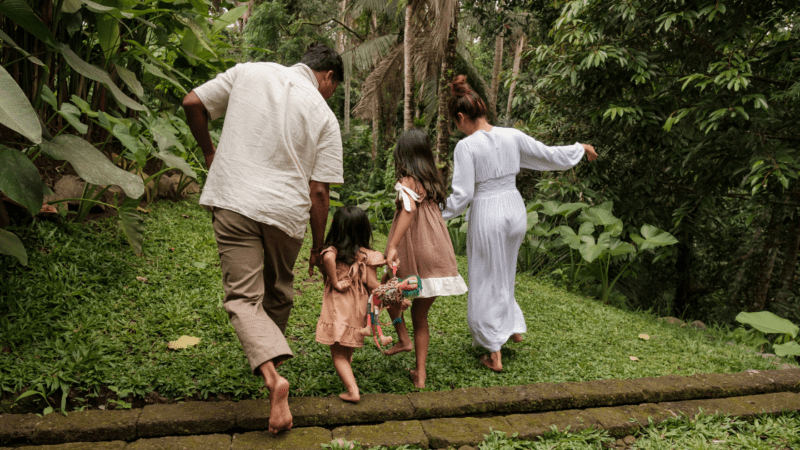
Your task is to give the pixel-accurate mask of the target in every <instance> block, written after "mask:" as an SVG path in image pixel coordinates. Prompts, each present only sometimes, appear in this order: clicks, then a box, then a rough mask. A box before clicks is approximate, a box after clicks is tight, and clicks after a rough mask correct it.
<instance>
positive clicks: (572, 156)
mask: <svg viewBox="0 0 800 450" xmlns="http://www.w3.org/2000/svg"><path fill="white" fill-rule="evenodd" d="M515 140H516V141H517V145H518V146H519V149H520V158H519V163H520V164H519V165H520V167H521V168H523V169H533V170H567V169H570V168H572V167H574V166H575V165H576V164H578V163H579V162H581V159H583V154H584V152H585V150H584V149H583V146H582V145H581V144H579V143H577V142H576V143H575V144H573V145H563V146H558V147H548V146H546V145H544V144H542V143H541V142H539V141H537V140H536V139H534V138H532V137H530V136H528V135H527V134H525V133H522V132H520V133H519V134H518V135H516V136H515Z"/></svg>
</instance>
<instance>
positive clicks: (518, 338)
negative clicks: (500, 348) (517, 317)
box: [511, 333, 525, 342]
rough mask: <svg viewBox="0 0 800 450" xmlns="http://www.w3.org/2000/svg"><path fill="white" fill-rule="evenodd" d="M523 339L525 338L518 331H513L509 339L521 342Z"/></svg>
mask: <svg viewBox="0 0 800 450" xmlns="http://www.w3.org/2000/svg"><path fill="white" fill-rule="evenodd" d="M523 339H525V338H524V337H522V335H521V334H519V333H514V334H512V335H511V340H512V341H514V342H522V340H523Z"/></svg>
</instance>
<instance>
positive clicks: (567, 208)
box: [555, 202, 589, 217]
mask: <svg viewBox="0 0 800 450" xmlns="http://www.w3.org/2000/svg"><path fill="white" fill-rule="evenodd" d="M588 207H589V205H587V204H586V203H580V202H577V203H562V204H561V205H559V206H558V207H557V208H556V210H555V213H556V214H558V215H561V216H564V217H567V216H569V215H570V214H572V213H574V212H575V211H577V210H579V209H584V208H588Z"/></svg>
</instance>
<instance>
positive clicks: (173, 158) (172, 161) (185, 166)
mask: <svg viewBox="0 0 800 450" xmlns="http://www.w3.org/2000/svg"><path fill="white" fill-rule="evenodd" d="M153 156H155V157H156V158H158V159H160V160H162V161H164V162H165V163H166V164H167V167H174V168H176V169H179V170H180V171H181V172H183V173H184V174H186V176H187V177H191V178H197V174H196V173H195V171H194V170H192V166H190V165H189V163H187V162H186V160H185V159H183V158H181V157H180V156H177V155H173V154H172V153H169V152H166V151H163V150H162V151H160V152H153Z"/></svg>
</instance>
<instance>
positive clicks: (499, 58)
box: [489, 36, 503, 121]
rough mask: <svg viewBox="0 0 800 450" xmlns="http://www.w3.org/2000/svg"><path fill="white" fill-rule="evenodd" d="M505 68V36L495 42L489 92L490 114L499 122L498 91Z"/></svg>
mask: <svg viewBox="0 0 800 450" xmlns="http://www.w3.org/2000/svg"><path fill="white" fill-rule="evenodd" d="M502 66H503V36H497V39H495V42H494V66H493V67H492V87H491V89H490V90H489V110H490V111H489V114H490V115H491V116H492V119H493V120H495V121H497V91H498V90H499V89H500V70H501V69H502Z"/></svg>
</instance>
